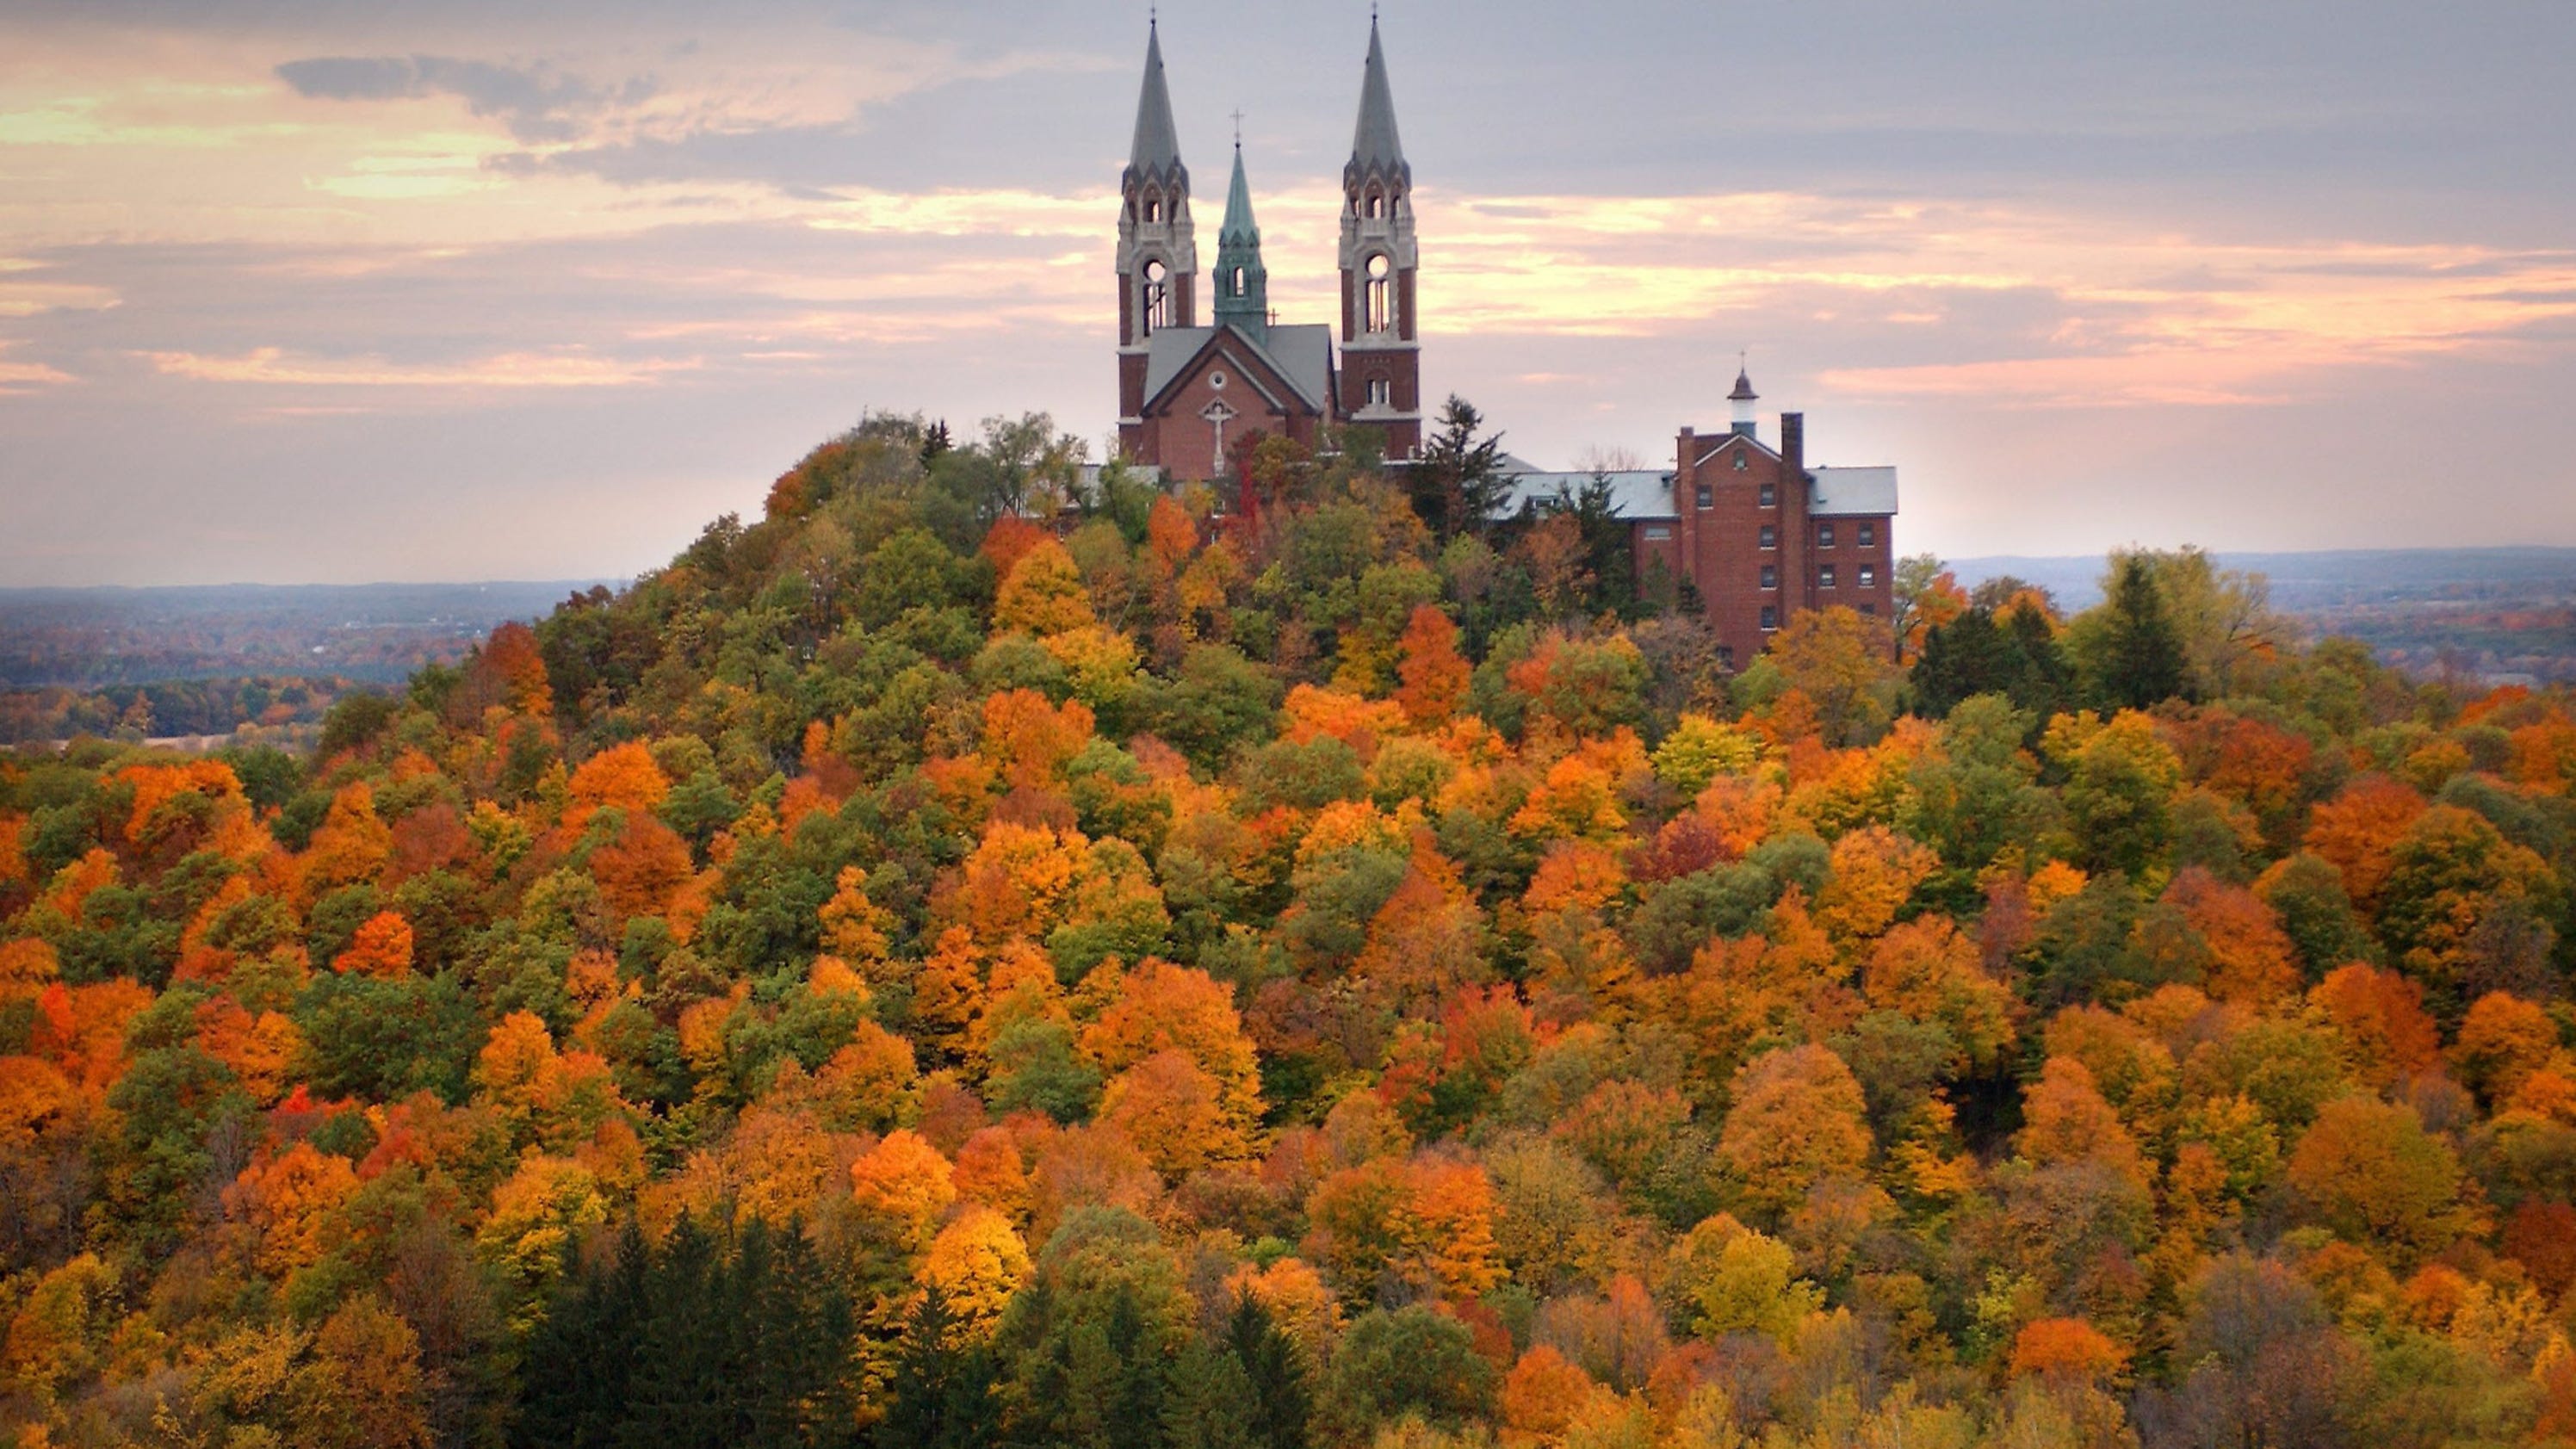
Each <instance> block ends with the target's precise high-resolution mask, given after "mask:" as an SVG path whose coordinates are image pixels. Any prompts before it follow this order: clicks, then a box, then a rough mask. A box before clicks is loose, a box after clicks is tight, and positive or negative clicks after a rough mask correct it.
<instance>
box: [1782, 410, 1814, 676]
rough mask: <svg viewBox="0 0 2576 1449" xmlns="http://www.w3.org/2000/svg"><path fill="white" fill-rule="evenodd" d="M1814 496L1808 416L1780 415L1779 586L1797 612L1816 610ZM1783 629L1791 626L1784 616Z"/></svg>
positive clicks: (1786, 599)
mask: <svg viewBox="0 0 2576 1449" xmlns="http://www.w3.org/2000/svg"><path fill="white" fill-rule="evenodd" d="M1812 497H1813V494H1812V493H1811V492H1810V491H1809V489H1808V487H1807V415H1806V414H1805V413H1782V414H1781V415H1780V582H1781V583H1783V584H1785V585H1787V587H1786V588H1783V589H1782V590H1781V591H1780V593H1781V598H1782V602H1784V603H1786V604H1788V605H1789V606H1790V607H1791V608H1794V609H1812V608H1814V607H1815V606H1816V566H1815V564H1814V562H1813V561H1812V560H1811V558H1810V545H1811V544H1812V543H1813V542H1814V532H1815V530H1814V526H1813V525H1812V524H1810V523H1809V522H1808V521H1807V505H1808V503H1809V502H1810V500H1811V499H1812ZM1780 622H1781V624H1782V625H1783V626H1786V625H1787V624H1788V622H1789V620H1788V618H1787V616H1786V615H1785V614H1784V615H1783V616H1782V618H1781V620H1780Z"/></svg>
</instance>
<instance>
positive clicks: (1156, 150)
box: [1127, 21, 1183, 181]
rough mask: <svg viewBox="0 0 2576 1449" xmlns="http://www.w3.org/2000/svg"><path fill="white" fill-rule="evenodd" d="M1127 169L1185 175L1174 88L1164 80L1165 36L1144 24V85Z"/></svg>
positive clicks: (1142, 173)
mask: <svg viewBox="0 0 2576 1449" xmlns="http://www.w3.org/2000/svg"><path fill="white" fill-rule="evenodd" d="M1127 170H1128V172H1129V173H1130V174H1131V175H1134V176H1137V177H1148V176H1150V177H1154V178H1156V179H1159V180H1165V181H1168V180H1170V179H1171V178H1172V177H1173V176H1174V175H1178V174H1183V172H1182V167H1181V135H1180V129H1179V128H1178V127H1177V126H1175V125H1173V124H1172V91H1171V87H1170V86H1169V85H1167V84H1166V83H1165V82H1164V80H1163V37H1162V33H1161V31H1160V29H1159V28H1158V27H1157V26H1156V25H1155V24H1154V23H1153V22H1150V21H1148V22H1147V23H1146V26H1145V86H1144V89H1143V90H1142V91H1140V92H1138V93H1137V96H1136V140H1135V143H1134V144H1133V145H1130V146H1129V147H1128V148H1127Z"/></svg>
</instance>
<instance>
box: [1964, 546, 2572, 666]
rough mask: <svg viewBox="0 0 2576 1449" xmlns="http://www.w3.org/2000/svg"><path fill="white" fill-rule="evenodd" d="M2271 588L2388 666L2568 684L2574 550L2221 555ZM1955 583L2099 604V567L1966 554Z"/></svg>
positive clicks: (2319, 625) (2097, 563)
mask: <svg viewBox="0 0 2576 1449" xmlns="http://www.w3.org/2000/svg"><path fill="white" fill-rule="evenodd" d="M2217 559H2218V562H2219V564H2220V565H2221V566H2222V567H2225V568H2231V569H2242V570H2246V571H2249V572H2253V573H2260V574H2262V575H2264V576H2265V577H2266V578H2268V579H2269V580H2271V584H2272V604H2273V607H2275V608H2277V609H2280V610H2282V611H2283V612H2285V613H2288V614H2292V615H2295V616H2297V618H2298V619H2299V620H2300V622H2302V623H2304V624H2305V625H2306V626H2307V627H2308V628H2309V630H2310V631H2311V632H2313V633H2315V634H2319V635H2327V634H2337V635H2343V636H2346V637H2349V638H2354V639H2359V640H2361V641H2362V642H2364V643H2366V644H2369V645H2370V646H2371V647H2372V649H2374V650H2375V651H2377V653H2378V654H2379V657H2380V658H2381V659H2382V660H2384V661H2386V662H2387V663H2390V664H2394V665H2397V666H2399V667H2401V668H2405V669H2408V670H2410V671H2414V672H2417V673H2429V672H2435V671H2449V672H2453V673H2464V674H2470V675H2476V676H2480V677H2482V678H2485V679H2487V680H2489V681H2491V682H2496V683H2534V682H2542V681H2564V680H2576V548H2404V549H2398V548H2387V549H2342V550H2334V551H2330V552H2320V553H2222V554H2219V555H2217ZM1950 569H1951V571H1952V572H1953V573H1955V574H1956V575H1957V576H1958V578H1959V582H1961V583H1963V584H1966V585H1968V586H1970V587H1972V588H1973V587H1974V586H1975V585H1976V584H1977V583H1979V582H1980V581H1982V580H1985V579H1989V578H1994V577H1997V576H1999V575H2004V574H2010V575H2012V576H2014V577H2016V578H2020V579H2023V580H2026V581H2028V582H2030V583H2034V584H2038V585H2040V586H2042V587H2044V588H2046V589H2047V590H2048V591H2049V592H2050V593H2052V594H2054V595H2056V596H2057V601H2058V603H2059V605H2060V606H2062V607H2064V608H2066V609H2068V610H2076V609H2085V608H2090V607H2092V606H2093V605H2094V604H2096V603H2098V602H2100V600H2101V597H2102V589H2101V576H2102V560H2101V559H2100V558H2098V557H2088V558H2021V557H2009V556H2006V557H1996V558H1965V559H1954V560H1951V561H1950Z"/></svg>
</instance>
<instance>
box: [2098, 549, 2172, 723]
mask: <svg viewBox="0 0 2576 1449" xmlns="http://www.w3.org/2000/svg"><path fill="white" fill-rule="evenodd" d="M2104 608H2105V609H2106V610H2107V611H2108V619H2107V621H2106V625H2107V628H2106V632H2105V635H2104V638H2103V641H2102V651H2101V657H2100V660H2099V663H2098V677H2097V678H2096V679H2095V680H2094V681H2093V685H2094V688H2093V693H2094V694H2095V695H2096V697H2098V698H2099V699H2100V700H2101V702H2102V703H2103V704H2106V705H2108V706H2110V707H2112V708H2115V709H2147V708H2150V707H2152V706H2154V705H2157V704H2161V703H2163V702H2164V701H2166V700H2168V699H2171V698H2173V697H2174V696H2175V695H2178V694H2180V693H2182V692H2183V662H2184V661H2183V644H2182V632H2181V631H2180V630H2179V629H2176V628H2175V627H2174V624H2173V620H2172V619H2171V618H2170V617H2169V616H2168V615H2167V614H2166V612H2165V603H2164V596H2163V595H2162V594H2160V593H2159V592H2157V589H2156V578H2155V572H2154V570H2153V569H2152V568H2151V567H2149V565H2148V563H2147V560H2146V559H2145V558H2143V557H2141V556H2139V555H2137V554H2122V555H2120V556H2119V558H2118V559H2117V560H2116V561H2115V562H2114V563H2113V564H2112V567H2111V587H2110V590H2109V598H2108V600H2107V601H2106V602H2105V604H2104Z"/></svg>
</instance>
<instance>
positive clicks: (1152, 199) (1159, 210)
mask: <svg viewBox="0 0 2576 1449" xmlns="http://www.w3.org/2000/svg"><path fill="white" fill-rule="evenodd" d="M1162 219H1163V202H1162V198H1160V197H1156V196H1148V197H1146V198H1145V220H1147V221H1149V222H1155V221H1161V220H1162Z"/></svg>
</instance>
